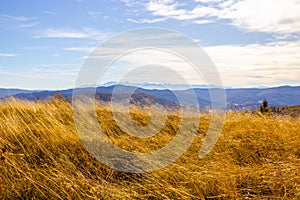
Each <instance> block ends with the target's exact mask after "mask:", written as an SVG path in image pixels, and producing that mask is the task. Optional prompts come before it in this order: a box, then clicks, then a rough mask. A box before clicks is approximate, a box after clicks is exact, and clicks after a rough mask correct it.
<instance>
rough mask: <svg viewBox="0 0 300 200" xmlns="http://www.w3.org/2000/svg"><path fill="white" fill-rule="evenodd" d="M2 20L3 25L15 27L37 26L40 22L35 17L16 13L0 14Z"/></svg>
mask: <svg viewBox="0 0 300 200" xmlns="http://www.w3.org/2000/svg"><path fill="white" fill-rule="evenodd" d="M0 17H1V18H0V22H1V23H2V28H3V27H15V28H30V27H34V26H37V25H38V24H39V22H38V21H37V19H36V18H35V17H25V16H14V15H5V14H3V15H0Z"/></svg>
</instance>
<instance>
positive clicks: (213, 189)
mask: <svg viewBox="0 0 300 200" xmlns="http://www.w3.org/2000/svg"><path fill="white" fill-rule="evenodd" d="M97 114H98V118H99V121H100V122H101V126H102V127H103V129H105V132H106V133H107V134H108V135H109V136H110V137H111V139H112V141H113V142H114V143H115V144H117V145H118V146H120V147H122V148H124V149H128V150H131V151H140V152H148V151H151V150H154V149H157V148H160V147H161V146H162V145H164V144H166V143H168V142H169V141H170V140H172V138H173V137H174V134H176V133H175V132H176V130H177V125H178V120H179V118H178V116H176V115H175V114H173V115H170V116H169V117H168V120H167V123H166V125H165V127H164V129H163V130H162V131H161V132H160V133H159V134H158V135H157V136H156V137H153V138H152V139H151V140H150V141H145V140H144V139H134V138H132V137H129V136H128V135H126V134H125V133H124V132H122V130H120V129H119V128H118V127H117V125H116V123H114V121H113V119H112V115H111V112H110V110H108V109H103V108H101V107H99V108H98V109H97ZM131 115H132V117H133V118H134V120H136V121H137V122H138V123H140V124H147V123H148V120H149V119H148V117H147V116H145V113H143V112H141V111H139V110H135V111H133V113H131ZM143 120H144V121H143ZM209 120H210V116H209V115H208V114H203V115H202V116H201V121H200V124H199V128H198V133H197V136H196V138H195V139H194V142H193V144H192V145H191V147H190V148H189V149H188V151H187V152H186V153H185V154H184V155H183V156H182V157H181V158H180V159H178V160H177V161H176V162H175V163H173V164H172V165H170V166H168V167H166V168H164V169H161V170H158V171H155V172H152V173H146V174H129V173H124V172H118V171H116V170H113V169H110V168H108V167H106V166H105V165H103V164H101V163H100V162H99V161H97V160H96V159H95V158H93V157H92V156H91V155H90V154H89V153H88V152H87V151H86V150H85V148H84V146H83V145H82V144H81V142H80V139H79V136H78V135H77V132H76V129H75V125H74V122H73V116H72V107H71V105H70V104H68V103H66V102H64V101H63V100H60V99H54V100H52V101H50V102H27V101H21V100H15V99H9V100H7V101H5V102H1V103H0V134H1V135H0V145H1V146H0V147H1V149H2V152H0V153H1V161H0V162H1V166H0V169H1V182H0V184H1V185H0V189H1V190H0V195H1V199H132V198H134V199H224V198H231V199H245V198H254V199H268V198H279V199H299V198H300V174H299V172H300V171H299V169H300V146H299V144H300V120H299V118H291V117H288V116H276V117H275V116H274V117H273V116H259V115H257V114H253V113H236V112H229V113H228V114H227V119H226V124H225V127H224V128H223V132H222V135H221V137H220V139H219V141H218V143H217V144H216V146H215V147H214V149H213V151H212V152H211V153H210V154H209V155H208V156H207V157H205V158H204V159H199V158H198V153H199V149H200V146H201V144H202V142H203V138H204V135H205V133H206V130H207V128H208V125H209Z"/></svg>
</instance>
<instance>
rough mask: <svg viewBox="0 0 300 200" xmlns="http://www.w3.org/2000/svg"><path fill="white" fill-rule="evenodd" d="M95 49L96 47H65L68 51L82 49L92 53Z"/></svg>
mask: <svg viewBox="0 0 300 200" xmlns="http://www.w3.org/2000/svg"><path fill="white" fill-rule="evenodd" d="M94 49H95V47H68V48H64V50H66V51H82V52H85V53H90V52H92V51H93V50H94Z"/></svg>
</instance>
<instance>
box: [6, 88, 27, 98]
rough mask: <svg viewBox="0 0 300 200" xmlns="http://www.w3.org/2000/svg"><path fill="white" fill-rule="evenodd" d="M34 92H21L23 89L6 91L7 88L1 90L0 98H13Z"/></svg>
mask: <svg viewBox="0 0 300 200" xmlns="http://www.w3.org/2000/svg"><path fill="white" fill-rule="evenodd" d="M32 92H33V91H30V90H21V89H5V88H0V97H5V96H11V95H15V94H20V93H22V94H26V93H32Z"/></svg>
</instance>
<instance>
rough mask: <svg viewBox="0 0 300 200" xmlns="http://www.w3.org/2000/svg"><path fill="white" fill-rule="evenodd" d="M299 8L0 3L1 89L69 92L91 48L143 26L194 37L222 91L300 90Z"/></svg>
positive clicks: (200, 2)
mask: <svg viewBox="0 0 300 200" xmlns="http://www.w3.org/2000/svg"><path fill="white" fill-rule="evenodd" d="M299 10H300V2H299V1H298V0H286V1H274V0H260V1H254V0H190V1H176V0H147V1H144V0H142V1H133V0H113V1H108V0H101V1H100V0H51V1H40V0H1V1H0V39H1V40H0V41H1V45H0V77H1V79H0V87H1V88H25V89H63V88H70V87H73V86H74V83H75V80H76V76H77V74H78V71H79V69H80V67H81V66H82V64H83V63H84V61H85V59H86V57H87V56H88V55H89V54H90V53H91V51H92V50H93V49H94V48H95V47H97V46H98V45H100V44H101V43H102V42H103V41H104V40H106V39H108V38H110V37H112V36H115V35H117V34H118V33H121V32H124V31H128V30H132V29H135V28H142V27H160V28H167V29H172V30H175V31H179V32H181V33H183V34H185V35H187V36H188V37H190V38H192V39H193V40H195V41H196V42H197V43H199V45H200V46H202V47H203V49H204V50H205V51H206V52H207V53H208V55H209V56H210V58H211V59H212V60H213V62H214V63H215V65H216V67H217V69H218V71H219V73H220V76H221V78H222V80H223V83H224V85H225V86H232V87H256V86H278V85H300V37H299V36H300V12H299ZM107 80H114V74H113V73H111V74H110V77H108V79H107ZM195 84H197V83H195Z"/></svg>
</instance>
